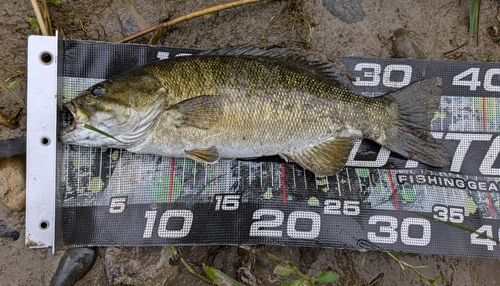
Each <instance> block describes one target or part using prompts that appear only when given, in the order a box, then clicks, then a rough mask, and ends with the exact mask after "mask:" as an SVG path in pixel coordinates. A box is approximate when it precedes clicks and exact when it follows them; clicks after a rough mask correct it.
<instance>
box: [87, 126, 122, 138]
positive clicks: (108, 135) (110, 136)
mask: <svg viewBox="0 0 500 286" xmlns="http://www.w3.org/2000/svg"><path fill="white" fill-rule="evenodd" d="M83 127H85V128H87V129H90V130H92V131H95V132H97V133H99V134H101V135H104V136H106V137H109V138H111V139H115V140H116V141H118V142H122V141H120V140H118V139H116V138H115V137H114V136H112V135H110V134H108V133H106V132H104V131H102V130H101V129H99V128H96V127H94V126H92V125H88V124H83Z"/></svg>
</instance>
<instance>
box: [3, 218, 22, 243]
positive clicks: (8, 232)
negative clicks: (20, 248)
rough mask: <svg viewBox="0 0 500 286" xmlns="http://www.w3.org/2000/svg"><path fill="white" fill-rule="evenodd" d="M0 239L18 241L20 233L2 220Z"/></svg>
mask: <svg viewBox="0 0 500 286" xmlns="http://www.w3.org/2000/svg"><path fill="white" fill-rule="evenodd" d="M0 238H8V239H10V240H12V241H16V240H18V239H19V232H18V231H16V230H15V229H13V228H12V227H10V226H9V225H8V224H7V222H6V221H4V220H0Z"/></svg>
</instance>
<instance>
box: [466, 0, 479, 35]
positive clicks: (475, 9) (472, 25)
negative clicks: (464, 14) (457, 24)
mask: <svg viewBox="0 0 500 286" xmlns="http://www.w3.org/2000/svg"><path fill="white" fill-rule="evenodd" d="M479 3H480V0H472V2H471V4H470V9H469V20H470V22H469V32H470V33H472V34H476V33H477V25H478V22H479Z"/></svg>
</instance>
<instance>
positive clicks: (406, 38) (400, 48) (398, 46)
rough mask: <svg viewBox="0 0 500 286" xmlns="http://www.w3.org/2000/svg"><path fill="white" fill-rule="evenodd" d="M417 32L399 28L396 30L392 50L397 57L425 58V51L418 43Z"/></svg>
mask: <svg viewBox="0 0 500 286" xmlns="http://www.w3.org/2000/svg"><path fill="white" fill-rule="evenodd" d="M416 40H418V35H417V33H415V32H413V31H410V30H406V29H403V28H399V29H397V30H396V31H394V37H393V40H392V52H393V53H394V57H395V58H404V59H425V58H426V56H425V53H424V52H423V51H422V50H421V49H420V48H419V47H418V45H417V44H416Z"/></svg>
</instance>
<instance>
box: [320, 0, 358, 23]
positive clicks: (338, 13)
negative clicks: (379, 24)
mask: <svg viewBox="0 0 500 286" xmlns="http://www.w3.org/2000/svg"><path fill="white" fill-rule="evenodd" d="M361 2H362V0H323V2H322V3H323V6H324V7H325V8H326V10H328V12H330V14H332V15H333V16H335V17H337V18H339V19H340V20H342V21H344V22H346V23H348V24H353V23H356V22H361V21H363V20H364V19H365V11H364V10H363V6H361Z"/></svg>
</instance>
